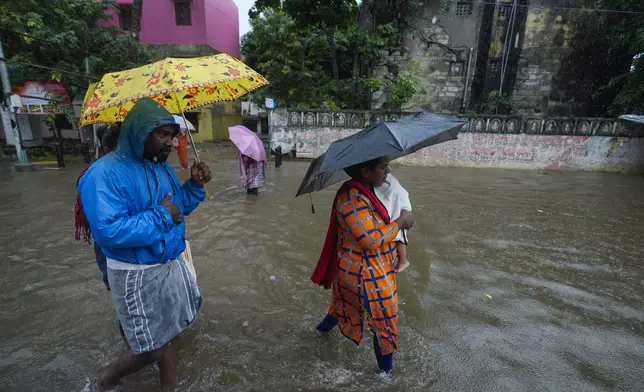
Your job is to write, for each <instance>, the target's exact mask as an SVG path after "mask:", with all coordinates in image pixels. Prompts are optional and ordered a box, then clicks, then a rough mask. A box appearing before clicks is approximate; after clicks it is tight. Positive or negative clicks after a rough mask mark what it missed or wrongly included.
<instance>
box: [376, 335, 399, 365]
mask: <svg viewBox="0 0 644 392" xmlns="http://www.w3.org/2000/svg"><path fill="white" fill-rule="evenodd" d="M373 351H374V352H375V354H376V360H377V361H378V368H379V369H380V371H381V372H385V373H390V372H391V371H392V370H394V355H393V354H388V355H382V352H381V351H380V345H379V344H378V337H377V336H376V334H375V333H374V334H373Z"/></svg>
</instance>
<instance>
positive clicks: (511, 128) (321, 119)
mask: <svg viewBox="0 0 644 392" xmlns="http://www.w3.org/2000/svg"><path fill="white" fill-rule="evenodd" d="M409 114H410V113H401V112H398V113H396V112H369V111H324V110H288V111H287V119H286V126H287V127H289V128H340V129H342V128H345V129H361V128H364V127H367V126H369V125H371V124H376V123H379V122H382V121H392V120H396V119H399V118H400V117H402V116H405V115H409ZM457 117H461V118H464V119H466V120H467V121H468V123H467V125H465V127H464V128H463V132H475V133H495V134H528V135H564V136H612V137H644V126H640V125H637V124H633V123H630V122H627V121H623V120H618V119H615V118H574V117H550V118H548V117H531V116H494V115H475V114H473V115H457Z"/></svg>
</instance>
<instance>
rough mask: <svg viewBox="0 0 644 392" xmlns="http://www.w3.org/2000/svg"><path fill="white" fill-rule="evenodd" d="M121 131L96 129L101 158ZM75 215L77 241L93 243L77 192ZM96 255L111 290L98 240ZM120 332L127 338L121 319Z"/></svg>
mask: <svg viewBox="0 0 644 392" xmlns="http://www.w3.org/2000/svg"><path fill="white" fill-rule="evenodd" d="M120 132H121V129H120V125H119V124H112V125H109V126H108V125H104V126H102V127H100V128H98V129H97V130H96V138H97V139H98V149H99V155H100V157H99V158H101V157H103V156H105V155H107V154H109V153H111V152H112V151H114V150H115V149H116V145H117V142H118V139H119V133H120ZM85 172H87V169H85V170H83V171H82V172H81V174H80V176H79V177H78V180H76V188H78V183H79V182H80V179H81V177H83V174H85ZM74 215H75V225H76V228H75V229H76V230H75V238H76V241H80V240H81V237H82V238H83V240H84V241H86V242H88V243H91V241H92V232H91V230H90V228H89V222H88V221H87V218H86V217H85V211H83V205H82V203H81V198H80V193H77V195H76V206H75V208H74ZM94 256H95V257H96V264H97V265H98V269H99V270H100V271H101V275H102V277H103V284H105V288H106V289H107V290H108V291H109V290H110V282H109V281H108V279H107V258H106V257H105V253H103V250H102V249H101V247H100V246H98V244H97V243H96V241H94ZM119 332H120V333H121V337H123V338H125V334H124V333H123V327H121V322H120V321H119ZM126 343H127V342H126Z"/></svg>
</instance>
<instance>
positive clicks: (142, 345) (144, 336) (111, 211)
mask: <svg viewBox="0 0 644 392" xmlns="http://www.w3.org/2000/svg"><path fill="white" fill-rule="evenodd" d="M178 131H179V127H178V125H177V124H176V123H175V121H174V118H173V117H172V115H171V114H170V113H169V112H168V111H167V110H166V109H165V108H163V107H162V106H160V105H159V104H157V103H156V102H155V101H153V100H151V99H148V98H143V99H140V100H139V101H138V102H137V103H136V104H135V105H134V107H133V108H132V110H131V111H130V113H129V114H128V115H127V117H126V118H125V121H124V122H123V125H122V126H121V134H120V136H119V140H118V148H117V150H116V151H114V152H112V153H110V154H108V155H106V156H105V157H103V158H102V159H100V160H98V161H97V162H96V163H94V164H93V165H92V166H91V167H90V168H89V170H88V171H87V173H85V175H84V176H83V177H82V178H81V181H80V183H79V185H78V191H79V193H80V195H81V201H82V204H83V207H84V211H85V215H86V216H87V220H88V221H89V223H90V228H91V231H92V234H93V236H94V240H95V241H96V243H98V245H100V247H101V249H102V250H103V252H104V253H105V255H106V256H107V274H108V279H109V283H110V287H111V289H112V296H113V298H114V303H115V305H116V311H117V313H118V316H119V319H120V322H121V325H122V327H123V331H124V333H125V337H126V339H127V341H128V343H129V345H130V348H131V351H128V352H125V353H123V354H122V355H121V356H120V357H119V358H118V359H117V360H116V361H115V362H114V363H112V364H110V365H108V366H106V367H104V368H103V369H101V372H100V374H99V378H98V382H97V384H98V387H99V389H100V390H107V389H110V388H113V387H115V386H116V385H118V383H119V381H120V379H121V378H122V377H124V376H126V375H128V374H131V373H134V372H136V371H139V370H141V369H142V368H144V367H146V366H147V365H149V364H151V363H153V362H157V363H158V365H159V370H160V373H161V377H160V378H161V384H162V387H163V388H164V389H165V388H172V387H173V386H174V385H175V384H176V381H177V380H176V368H177V352H176V343H175V338H176V337H177V336H178V335H179V334H180V333H181V332H182V331H184V330H185V329H186V328H188V327H190V326H192V325H193V324H194V322H195V321H196V319H197V316H198V315H199V312H200V310H201V307H202V303H203V300H202V295H201V291H200V290H199V288H198V287H197V284H196V282H195V279H194V277H193V276H192V275H191V273H190V271H189V269H188V267H187V265H186V263H185V260H184V259H183V256H182V253H183V251H184V249H185V246H186V245H185V234H186V230H185V223H184V220H183V218H184V217H185V216H186V215H189V214H190V213H191V212H192V211H193V210H194V209H195V208H196V207H197V206H198V205H199V203H200V202H202V201H203V200H204V199H205V197H206V194H205V190H204V187H203V185H202V184H205V183H207V182H208V181H210V179H211V174H210V169H209V168H208V166H206V165H205V164H204V163H198V164H197V163H195V164H194V165H193V166H192V168H191V178H190V179H189V180H188V181H186V182H185V183H184V184H183V185H181V184H180V183H179V180H178V178H177V176H176V174H175V173H174V170H173V169H172V167H171V166H170V165H169V164H168V163H167V162H166V160H167V158H168V156H169V154H170V152H171V151H172V139H173V138H174V137H175V136H176V135H177V133H178Z"/></svg>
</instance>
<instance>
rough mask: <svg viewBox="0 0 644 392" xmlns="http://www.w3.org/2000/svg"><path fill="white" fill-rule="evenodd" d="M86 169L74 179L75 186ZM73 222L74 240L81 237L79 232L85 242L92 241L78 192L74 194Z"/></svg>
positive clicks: (78, 239)
mask: <svg viewBox="0 0 644 392" xmlns="http://www.w3.org/2000/svg"><path fill="white" fill-rule="evenodd" d="M86 171H87V169H85V170H83V171H82V172H81V174H80V176H78V180H77V181H76V187H77V188H78V183H79V182H80V179H81V177H83V174H85V172H86ZM74 221H75V222H74V224H75V226H76V227H75V229H76V230H75V234H74V238H76V241H80V239H81V233H82V234H83V240H84V241H85V242H88V243H91V242H92V232H91V231H90V228H89V222H88V221H87V218H86V217H85V211H83V204H82V203H81V198H80V193H77V194H76V205H75V206H74Z"/></svg>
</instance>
